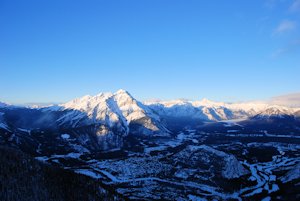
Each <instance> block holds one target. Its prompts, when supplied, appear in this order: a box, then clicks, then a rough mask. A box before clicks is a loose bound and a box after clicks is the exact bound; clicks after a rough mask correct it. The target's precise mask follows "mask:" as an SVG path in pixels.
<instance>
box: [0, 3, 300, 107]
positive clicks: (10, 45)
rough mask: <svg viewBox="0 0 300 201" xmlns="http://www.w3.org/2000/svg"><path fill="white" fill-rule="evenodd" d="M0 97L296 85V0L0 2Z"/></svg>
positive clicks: (283, 90) (209, 93)
mask: <svg viewBox="0 0 300 201" xmlns="http://www.w3.org/2000/svg"><path fill="white" fill-rule="evenodd" d="M0 74H1V79H0V92H1V93H0V101H5V102H11V103H27V102H64V101H68V100H70V99H73V98H75V97H80V96H82V95H85V94H91V95H93V94H97V93H99V92H102V91H116V90H117V89H119V88H123V89H126V90H128V91H129V92H131V94H133V95H134V96H135V97H136V98H138V99H141V100H145V99H150V98H160V99H174V98H183V97H184V98H188V99H201V98H203V97H206V98H209V99H213V100H222V101H245V100H254V99H267V98H270V97H272V96H277V95H281V94H287V93H293V92H299V91H300V78H299V75H300V0H265V1H264V0H251V1H250V0H249V1H248V0H232V1H230V2H229V1H227V0H218V1H211V0H201V1H199V0H181V1H178V0H127V1H123V0H118V1H116V0H107V1H100V0H99V1H92V0H89V1H76V0H72V1H71V0H68V1H66V0H51V1H50V0H49V1H46V0H45V1H40V0H35V1H32V0H26V1H23V0H19V1H16V0H1V1H0Z"/></svg>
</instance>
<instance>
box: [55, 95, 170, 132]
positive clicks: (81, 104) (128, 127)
mask: <svg viewBox="0 0 300 201" xmlns="http://www.w3.org/2000/svg"><path fill="white" fill-rule="evenodd" d="M60 109H61V110H63V111H66V113H65V114H64V115H63V116H62V117H61V118H60V119H58V122H59V124H60V125H70V124H71V125H72V127H73V128H75V127H81V126H86V125H91V124H101V125H102V126H103V125H105V126H106V127H107V128H112V127H116V128H118V129H119V130H121V132H123V133H124V134H126V135H127V134H128V133H129V132H131V133H136V134H142V135H149V134H160V135H165V134H168V130H167V129H166V128H165V127H164V126H163V124H162V122H161V119H160V117H159V116H158V115H156V114H155V113H153V111H152V110H151V109H150V108H148V107H146V106H145V105H143V104H142V103H141V102H139V101H137V100H136V99H135V98H133V97H132V96H131V95H130V94H129V93H128V92H127V91H125V90H119V91H117V92H116V93H100V94H98V95H96V96H84V97H82V98H78V99H75V100H72V101H70V102H68V103H66V104H62V105H60ZM108 130H109V129H108ZM105 133H106V130H102V131H101V134H105Z"/></svg>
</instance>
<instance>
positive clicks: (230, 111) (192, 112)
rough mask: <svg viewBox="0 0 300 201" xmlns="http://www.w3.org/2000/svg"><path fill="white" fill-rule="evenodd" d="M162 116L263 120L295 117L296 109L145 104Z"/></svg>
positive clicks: (255, 104) (175, 102) (256, 105)
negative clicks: (257, 118)
mask: <svg viewBox="0 0 300 201" xmlns="http://www.w3.org/2000/svg"><path fill="white" fill-rule="evenodd" d="M145 105H147V106H149V107H150V108H152V109H153V110H154V111H156V112H157V113H158V114H160V115H161V116H165V117H167V118H168V117H172V118H174V117H176V118H186V117H188V118H192V119H198V120H203V121H205V120H208V121H220V120H231V119H241V118H242V119H247V118H250V117H253V116H257V115H260V116H261V117H262V118H268V117H270V116H273V117H274V116H279V115H281V116H282V115H294V114H295V112H296V111H297V109H296V108H287V107H285V106H278V105H269V104H267V103H262V102H245V103H224V102H214V101H210V100H208V99H202V100H200V101H186V100H172V101H154V102H153V101H152V102H145Z"/></svg>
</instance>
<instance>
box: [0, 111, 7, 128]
mask: <svg viewBox="0 0 300 201" xmlns="http://www.w3.org/2000/svg"><path fill="white" fill-rule="evenodd" d="M3 115H4V113H2V112H0V129H4V130H9V127H8V125H7V123H6V121H5V120H4V117H3Z"/></svg>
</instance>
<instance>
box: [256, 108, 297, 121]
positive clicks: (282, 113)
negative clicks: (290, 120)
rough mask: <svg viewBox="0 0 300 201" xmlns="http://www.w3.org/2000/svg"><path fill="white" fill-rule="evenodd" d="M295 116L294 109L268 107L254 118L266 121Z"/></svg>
mask: <svg viewBox="0 0 300 201" xmlns="http://www.w3.org/2000/svg"><path fill="white" fill-rule="evenodd" d="M293 115H296V109H293V108H287V107H284V106H277V105H273V106H269V107H267V108H266V109H265V110H262V111H261V112H259V113H258V114H256V115H255V116H254V118H256V119H266V118H272V117H276V118H285V117H287V116H293Z"/></svg>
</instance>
